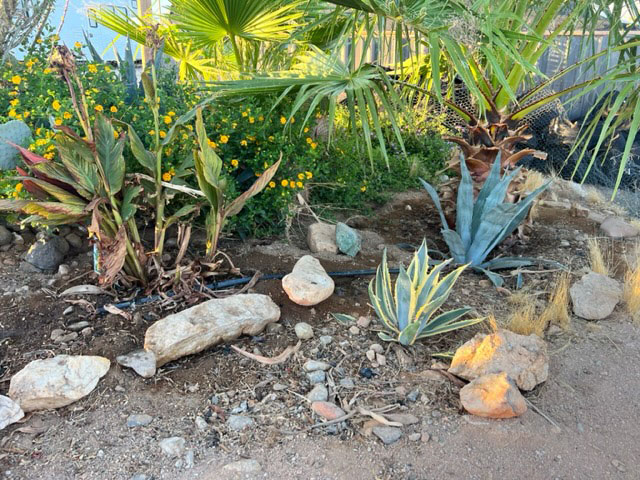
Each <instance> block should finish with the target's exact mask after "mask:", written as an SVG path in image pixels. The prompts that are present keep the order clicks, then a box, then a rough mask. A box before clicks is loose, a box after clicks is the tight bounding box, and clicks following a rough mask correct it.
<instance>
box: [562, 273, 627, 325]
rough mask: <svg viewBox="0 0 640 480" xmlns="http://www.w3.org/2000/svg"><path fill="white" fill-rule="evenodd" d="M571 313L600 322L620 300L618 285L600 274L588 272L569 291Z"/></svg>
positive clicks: (620, 292) (611, 311)
mask: <svg viewBox="0 0 640 480" xmlns="http://www.w3.org/2000/svg"><path fill="white" fill-rule="evenodd" d="M569 294H570V295H571V302H572V303H573V312H574V313H575V314H576V315H578V316H579V317H581V318H584V319H586V320H602V319H603V318H607V317H608V316H609V315H611V314H612V313H613V310H614V309H615V308H616V305H618V302H619V301H620V300H621V299H622V288H621V287H620V283H619V282H618V281H617V280H615V279H613V278H609V277H607V276H606V275H602V274H600V273H594V272H589V273H587V274H586V275H584V276H583V277H582V278H581V279H580V280H578V281H577V282H576V283H574V284H573V285H572V286H571V288H570V289H569Z"/></svg>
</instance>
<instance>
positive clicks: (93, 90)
mask: <svg viewBox="0 0 640 480" xmlns="http://www.w3.org/2000/svg"><path fill="white" fill-rule="evenodd" d="M91 91H92V92H93V93H98V92H99V91H100V90H98V89H97V88H92V89H91Z"/></svg>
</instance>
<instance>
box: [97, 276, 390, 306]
mask: <svg viewBox="0 0 640 480" xmlns="http://www.w3.org/2000/svg"><path fill="white" fill-rule="evenodd" d="M376 271H377V269H375V268H368V269H365V270H348V271H345V272H327V275H329V276H330V277H362V276H366V275H375V274H376ZM398 271H399V269H397V268H390V269H389V273H393V274H396V273H398ZM285 275H287V274H286V273H267V274H265V275H261V276H260V277H259V278H258V281H261V280H280V279H281V278H282V277H284V276H285ZM252 279H253V277H242V278H232V279H230V280H222V281H220V282H213V283H210V284H208V285H206V287H207V289H209V290H222V289H223V288H229V287H235V286H238V285H246V284H247V283H249V282H250V281H251V280H252ZM173 295H174V292H172V291H170V292H167V293H166V296H167V297H169V298H171V297H172V296H173ZM160 298H161V297H160V295H149V296H147V297H142V298H138V299H133V300H128V301H126V302H120V303H116V304H115V305H113V306H114V307H116V308H119V309H120V310H123V309H126V308H131V307H134V306H136V305H145V304H147V303H151V302H155V301H156V300H159V299H160ZM96 313H98V314H99V315H102V314H105V313H107V310H105V308H104V307H100V308H98V310H97V311H96Z"/></svg>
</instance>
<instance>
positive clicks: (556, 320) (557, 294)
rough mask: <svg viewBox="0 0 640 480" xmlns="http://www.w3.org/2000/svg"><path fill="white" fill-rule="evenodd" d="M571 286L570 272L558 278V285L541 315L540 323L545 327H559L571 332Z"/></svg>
mask: <svg viewBox="0 0 640 480" xmlns="http://www.w3.org/2000/svg"><path fill="white" fill-rule="evenodd" d="M569 285H570V277H569V273H568V272H563V273H561V274H560V275H558V277H557V278H556V285H555V288H554V289H553V291H552V292H551V295H550V296H549V303H548V304H547V306H546V308H545V309H544V311H543V312H542V314H541V315H540V322H541V323H543V324H545V325H558V326H559V327H560V328H562V329H563V330H569V327H570V322H571V317H570V315H569Z"/></svg>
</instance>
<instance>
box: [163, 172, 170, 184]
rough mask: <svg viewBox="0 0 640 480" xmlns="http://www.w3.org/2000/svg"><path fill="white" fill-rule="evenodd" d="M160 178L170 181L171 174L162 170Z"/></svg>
mask: <svg viewBox="0 0 640 480" xmlns="http://www.w3.org/2000/svg"><path fill="white" fill-rule="evenodd" d="M162 180H164V181H165V182H170V181H171V174H170V173H169V172H164V173H163V174H162Z"/></svg>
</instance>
